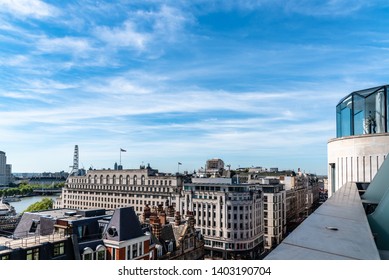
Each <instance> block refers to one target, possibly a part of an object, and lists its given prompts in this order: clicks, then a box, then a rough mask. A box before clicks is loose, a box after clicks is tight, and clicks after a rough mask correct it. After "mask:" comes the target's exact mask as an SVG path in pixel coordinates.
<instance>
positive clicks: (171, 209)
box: [167, 205, 174, 218]
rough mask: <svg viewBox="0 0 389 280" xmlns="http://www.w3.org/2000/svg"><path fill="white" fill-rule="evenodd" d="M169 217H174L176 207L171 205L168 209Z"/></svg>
mask: <svg viewBox="0 0 389 280" xmlns="http://www.w3.org/2000/svg"><path fill="white" fill-rule="evenodd" d="M167 216H168V217H172V218H173V217H174V207H173V205H169V207H168V208H167Z"/></svg>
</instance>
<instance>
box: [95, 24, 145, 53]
mask: <svg viewBox="0 0 389 280" xmlns="http://www.w3.org/2000/svg"><path fill="white" fill-rule="evenodd" d="M95 36H96V37H97V38H99V39H100V40H102V41H103V42H105V43H107V44H108V45H109V46H112V47H130V48H133V49H136V50H144V49H145V47H146V44H147V42H148V41H149V35H148V34H145V33H141V32H138V31H136V27H135V24H134V23H133V22H131V21H126V22H125V23H124V24H123V26H121V27H113V28H110V27H106V26H100V27H97V28H96V30H95Z"/></svg>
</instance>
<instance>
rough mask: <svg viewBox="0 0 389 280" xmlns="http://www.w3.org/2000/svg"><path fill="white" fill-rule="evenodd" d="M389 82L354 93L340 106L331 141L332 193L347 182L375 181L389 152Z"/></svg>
mask: <svg viewBox="0 0 389 280" xmlns="http://www.w3.org/2000/svg"><path fill="white" fill-rule="evenodd" d="M388 97H389V96H388V85H384V86H379V87H375V88H371V89H366V90H360V91H356V92H352V93H351V94H349V95H347V96H346V97H345V98H343V99H342V100H341V101H340V102H339V103H338V105H337V107H336V111H337V122H336V127H337V133H336V134H337V135H336V138H334V139H331V140H329V141H328V195H329V196H331V194H332V193H334V192H335V191H336V190H338V189H339V188H340V187H341V186H343V185H344V184H345V183H346V182H367V183H368V182H371V180H372V179H373V178H374V176H375V174H376V173H377V171H378V169H379V168H380V166H381V165H382V163H383V162H384V160H385V158H386V156H387V155H388V153H389V133H388V123H389V118H388V112H389V99H388Z"/></svg>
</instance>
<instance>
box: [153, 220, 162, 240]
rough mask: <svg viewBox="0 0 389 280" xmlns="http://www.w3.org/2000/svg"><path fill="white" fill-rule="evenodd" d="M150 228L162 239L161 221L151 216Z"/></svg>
mask: <svg viewBox="0 0 389 280" xmlns="http://www.w3.org/2000/svg"><path fill="white" fill-rule="evenodd" d="M150 226H151V230H152V232H153V234H154V236H155V237H156V238H157V239H159V238H160V237H161V229H162V227H161V221H160V220H159V218H158V217H157V216H150Z"/></svg>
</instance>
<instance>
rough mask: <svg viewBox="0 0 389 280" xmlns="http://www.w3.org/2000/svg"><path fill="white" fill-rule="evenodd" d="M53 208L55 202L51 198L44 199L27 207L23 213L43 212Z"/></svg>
mask: <svg viewBox="0 0 389 280" xmlns="http://www.w3.org/2000/svg"><path fill="white" fill-rule="evenodd" d="M52 208H53V200H52V199H50V198H47V197H45V198H43V199H42V200H41V201H37V202H35V203H33V204H31V205H30V206H28V207H27V209H26V210H24V211H23V212H33V211H43V210H49V209H52Z"/></svg>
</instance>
